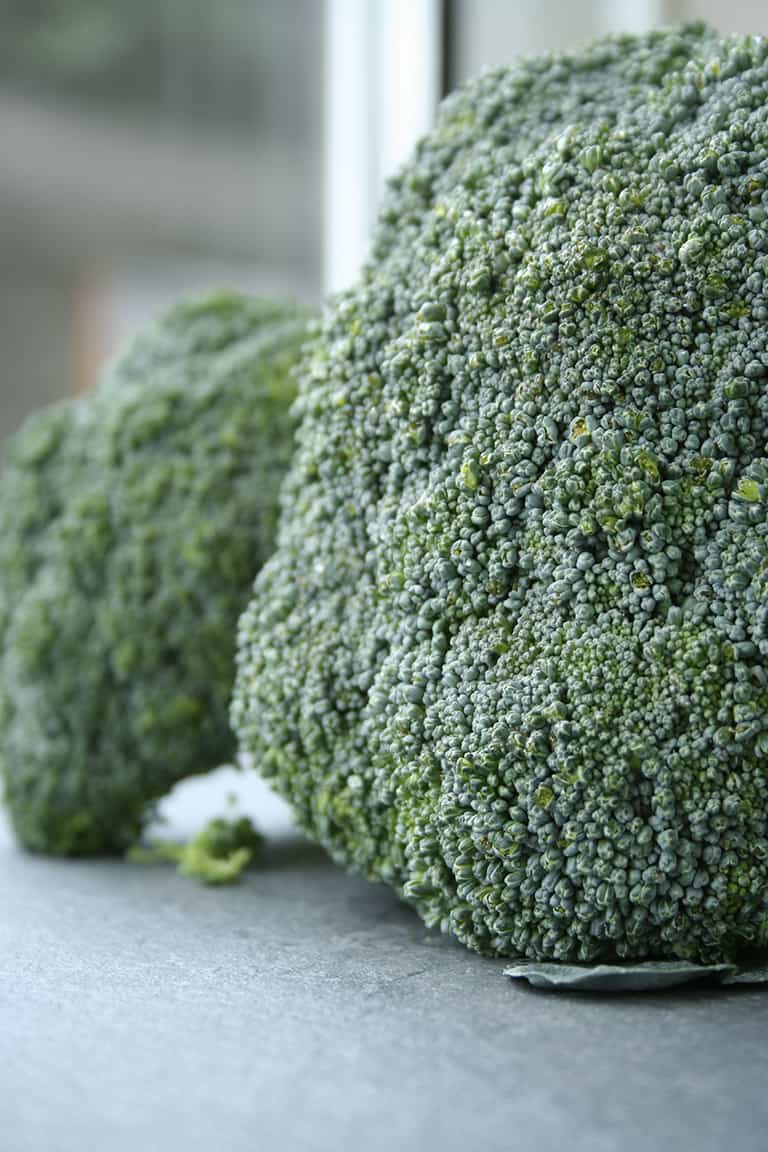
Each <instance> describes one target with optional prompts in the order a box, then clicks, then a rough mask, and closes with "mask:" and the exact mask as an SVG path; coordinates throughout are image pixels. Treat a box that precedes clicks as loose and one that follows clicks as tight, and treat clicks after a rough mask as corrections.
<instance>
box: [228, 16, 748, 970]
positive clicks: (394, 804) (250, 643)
mask: <svg viewBox="0 0 768 1152" xmlns="http://www.w3.org/2000/svg"><path fill="white" fill-rule="evenodd" d="M767 213H768V41H766V40H763V39H760V38H749V37H747V38H729V39H725V40H721V39H718V38H717V36H716V35H715V33H713V32H711V31H709V30H708V29H706V28H704V27H702V26H696V27H689V28H685V29H682V30H672V31H669V30H667V31H662V32H654V33H651V34H649V35H646V36H643V37H638V38H636V37H622V38H619V39H609V40H606V41H603V42H601V43H598V44H596V45H594V46H592V47H590V48H588V49H587V50H585V51H584V52H582V53H579V54H576V55H564V56H549V57H545V58H542V59H538V60H531V61H527V62H523V63H521V64H520V65H518V66H516V67H514V68H511V69H509V70H502V71H496V72H492V73H490V74H488V75H486V76H484V77H483V78H482V79H480V80H479V81H477V82H476V83H473V84H471V85H470V86H469V87H467V88H466V89H465V90H464V91H462V92H459V93H458V94H456V95H454V96H452V97H450V98H449V99H448V100H447V101H446V103H445V104H444V106H443V108H442V112H441V114H440V117H439V122H438V125H437V128H436V130H435V131H434V132H433V133H432V135H430V136H428V137H427V138H426V139H424V140H423V141H422V142H421V144H420V145H419V146H418V148H417V150H416V153H415V155H414V157H413V159H412V160H411V162H410V163H409V164H407V165H406V166H405V167H404V168H403V170H402V171H401V172H400V174H399V176H398V177H397V178H396V179H395V180H394V182H393V184H392V185H391V189H390V192H389V197H388V200H387V202H386V204H385V207H384V210H383V213H382V216H381V219H380V222H379V226H378V231H377V235H376V238H375V243H374V247H373V256H372V259H371V261H370V263H369V264H368V265H367V267H366V268H365V270H364V272H363V274H362V277H361V279H360V281H359V282H358V284H357V285H356V286H355V287H354V288H353V289H352V290H351V291H348V292H347V293H345V294H343V295H342V296H340V297H339V298H338V300H337V301H336V302H335V305H334V307H333V308H332V310H331V311H330V313H329V316H328V318H327V320H326V322H325V325H324V329H323V332H322V336H321V338H320V340H319V341H318V343H317V345H316V347H315V349H314V352H313V354H312V356H311V362H310V364H309V366H308V368H307V371H306V372H305V374H304V378H303V383H302V385H301V387H300V397H299V401H298V405H299V409H300V413H301V426H300V431H299V434H298V449H297V455H296V457H295V463H294V465H293V467H292V471H291V473H290V476H289V479H288V481H287V488H286V492H285V515H284V519H283V521H282V525H281V530H280V533H279V544H278V549H277V552H276V554H275V556H274V557H273V558H272V560H271V561H270V562H269V563H268V564H267V565H266V567H265V568H264V569H263V571H262V573H261V575H260V577H259V579H258V581H257V585H256V595H255V599H254V601H253V603H252V604H251V606H250V608H249V609H248V611H247V612H246V614H245V615H244V617H243V620H242V624H241V632H240V655H239V679H238V686H237V689H236V695H235V701H234V705H233V720H234V724H235V726H236V728H237V730H238V732H239V736H240V740H241V742H242V745H243V747H244V748H245V749H246V751H248V752H249V753H251V754H252V755H253V757H254V760H255V762H256V763H257V764H258V765H261V766H263V767H264V769H265V771H267V773H268V774H269V775H271V777H272V778H273V779H274V780H275V782H276V783H277V785H278V787H279V788H280V789H281V791H282V792H283V793H284V794H285V795H286V796H287V797H288V798H289V799H290V800H291V801H292V802H293V804H294V805H295V807H296V810H297V811H298V813H299V815H300V817H301V820H302V822H303V824H304V825H305V826H306V827H307V828H308V829H309V830H310V831H311V832H312V833H313V834H314V835H315V836H316V837H317V838H318V839H320V840H321V841H322V842H323V843H324V844H325V845H327V846H328V848H329V849H330V850H331V852H332V853H333V854H334V856H335V857H336V858H337V859H339V860H341V861H343V862H345V863H346V864H348V865H351V866H353V867H355V868H357V869H359V870H361V871H363V872H365V873H366V874H368V875H369V876H371V877H374V878H378V879H382V880H385V881H387V882H389V883H390V884H392V885H393V886H394V887H395V888H396V889H397V890H398V891H399V892H400V893H401V894H403V895H404V896H405V897H406V898H407V899H408V900H409V901H411V903H412V904H413V905H414V906H415V907H416V908H417V909H418V911H419V912H420V913H421V915H422V916H423V917H424V919H425V920H426V921H427V922H428V923H429V924H437V925H440V926H441V927H442V928H443V929H444V930H447V931H451V932H453V933H454V934H455V935H456V936H458V937H459V938H460V939H461V940H463V941H464V942H466V943H467V944H469V945H471V946H472V947H475V948H477V949H480V950H482V951H485V952H491V953H497V954H502V955H518V956H526V957H529V958H531V959H533V960H544V959H554V960H577V959H580V960H587V961H590V960H594V959H596V958H601V957H603V958H608V959H615V958H617V957H627V958H635V959H642V958H644V957H660V958H665V957H679V958H686V959H694V960H704V961H711V960H717V959H721V958H723V957H731V956H735V955H737V954H740V953H741V952H742V951H744V950H748V949H749V948H758V949H760V948H765V947H766V946H768V826H767V823H768V458H767V453H768V448H767V439H768V323H767V321H768V303H767V302H766V282H767V281H766V275H767V273H768V227H767V224H766V222H767V220H768V216H767Z"/></svg>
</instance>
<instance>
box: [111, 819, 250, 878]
mask: <svg viewBox="0 0 768 1152" xmlns="http://www.w3.org/2000/svg"><path fill="white" fill-rule="evenodd" d="M263 844H264V838H263V837H262V835H261V833H260V832H257V830H256V829H255V828H254V826H253V824H252V823H251V821H250V820H249V819H248V817H247V816H240V817H239V818H237V819H234V820H231V819H228V818H227V817H225V816H218V817H216V819H214V820H211V821H210V822H209V823H208V824H206V825H205V827H204V828H203V829H202V831H200V832H198V834H197V836H195V837H194V838H193V839H192V840H190V841H189V843H188V844H183V843H179V842H178V841H173V840H161V841H158V842H157V843H155V844H152V845H150V846H149V847H144V846H142V845H137V846H135V847H134V848H131V849H129V851H128V853H127V856H128V859H129V860H130V861H131V862H132V863H133V864H167V863H171V864H176V865H177V867H178V870H179V872H181V874H182V875H183V876H189V877H191V878H192V879H194V880H200V882H201V883H203V884H210V885H216V886H221V885H224V884H236V883H237V881H238V880H239V879H240V877H241V876H242V874H243V872H244V871H245V869H246V868H248V867H249V865H251V864H252V863H253V862H254V859H255V858H256V857H257V856H258V855H259V853H260V852H261V850H262V847H263Z"/></svg>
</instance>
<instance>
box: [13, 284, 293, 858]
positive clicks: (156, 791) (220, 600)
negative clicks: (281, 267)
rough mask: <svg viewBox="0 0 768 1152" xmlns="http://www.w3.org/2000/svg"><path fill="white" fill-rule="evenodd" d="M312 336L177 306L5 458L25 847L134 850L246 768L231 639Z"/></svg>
mask: <svg viewBox="0 0 768 1152" xmlns="http://www.w3.org/2000/svg"><path fill="white" fill-rule="evenodd" d="M307 322H308V317H307V315H306V314H305V313H304V312H303V311H302V310H300V309H298V308H296V307H294V306H291V305H287V304H279V303H270V302H267V301H259V300H249V299H246V298H244V297H241V296H239V295H235V294H221V295H216V296H211V297H208V298H206V299H203V300H201V301H195V302H191V303H186V304H182V305H180V306H178V307H176V308H174V309H173V310H172V311H171V312H170V313H169V314H168V315H167V316H165V317H164V318H163V319H161V320H160V322H159V323H157V324H156V325H154V326H153V327H152V328H150V329H149V330H148V331H147V332H145V333H144V334H143V335H140V336H139V337H138V338H137V339H136V340H135V341H134V343H133V344H132V346H131V347H129V349H128V350H127V352H126V353H125V355H124V356H122V357H121V358H120V359H119V360H118V361H117V362H116V363H115V364H114V365H113V366H112V367H111V369H110V370H109V371H108V372H107V373H106V376H105V379H104V380H103V381H102V383H101V385H100V387H99V388H98V389H97V390H96V391H95V393H93V394H92V395H89V396H87V397H84V398H81V399H77V400H74V401H69V402H64V403H62V404H60V405H57V406H55V407H53V408H52V409H50V410H46V411H43V412H42V413H39V414H37V415H35V416H33V417H32V418H31V419H30V420H29V422H28V423H27V424H26V426H25V427H23V428H22V430H21V431H20V432H19V433H18V434H17V435H16V436H15V437H13V438H12V439H11V440H10V442H9V443H8V444H7V446H6V449H5V461H4V463H5V467H4V470H3V473H2V478H1V479H0V772H1V775H2V779H3V782H4V788H5V799H6V801H7V805H8V808H9V811H10V815H11V819H12V822H13V825H14V828H15V830H16V834H17V836H18V838H19V840H20V842H21V843H22V844H23V845H24V846H26V847H28V848H30V849H34V850H37V851H42V852H53V853H61V854H66V855H82V854H94V853H106V852H122V851H124V850H125V849H126V848H127V847H128V845H130V844H131V843H133V842H134V841H135V840H136V838H137V837H138V835H139V833H140V831H141V829H142V827H143V826H144V824H145V822H146V820H147V819H148V818H149V816H150V815H151V811H152V803H153V801H155V800H156V799H157V798H159V797H161V796H162V795H164V794H165V793H166V792H168V791H169V790H170V788H171V786H172V785H173V784H174V783H176V781H178V780H179V779H181V778H182V777H184V776H187V775H190V774H192V773H195V772H202V771H206V770H208V769H210V768H212V767H214V766H216V765H218V764H221V763H223V762H225V761H227V760H228V759H230V758H231V757H232V755H233V752H234V747H233V739H232V736H231V733H230V729H229V724H228V718H227V709H228V703H229V697H230V694H231V688H232V682H233V679H234V648H235V644H234V631H235V626H236V621H237V617H238V615H239V613H240V611H241V610H242V607H243V605H244V604H245V602H246V601H247V598H248V592H249V589H250V586H251V583H252V580H253V576H254V574H255V573H256V572H257V571H258V569H259V567H260V566H261V564H262V563H263V561H264V559H265V558H266V557H267V555H268V554H269V552H270V550H271V547H272V543H273V536H274V532H275V524H276V518H277V492H278V488H279V485H280V482H281V480H282V477H283V473H284V472H285V469H286V467H287V464H288V460H289V456H290V451H291V441H292V419H291V417H290V414H289V413H290V405H291V403H292V401H293V397H294V391H295V386H294V382H293V369H294V365H295V362H296V359H297V356H298V355H299V350H300V347H301V345H302V343H303V341H304V338H305V332H306V327H307Z"/></svg>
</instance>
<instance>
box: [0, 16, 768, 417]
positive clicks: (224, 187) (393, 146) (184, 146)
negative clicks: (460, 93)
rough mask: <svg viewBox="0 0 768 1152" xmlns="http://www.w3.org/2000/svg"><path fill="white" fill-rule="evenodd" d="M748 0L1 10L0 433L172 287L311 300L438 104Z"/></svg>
mask: <svg viewBox="0 0 768 1152" xmlns="http://www.w3.org/2000/svg"><path fill="white" fill-rule="evenodd" d="M694 18H703V19H706V20H708V21H710V22H711V23H713V24H715V25H716V26H718V27H719V28H721V29H722V30H724V31H749V32H763V33H768V4H766V3H765V0H536V2H535V3H531V4H529V3H525V2H523V0H325V2H324V0H217V2H216V3H210V2H209V0H0V157H1V159H0V364H1V366H2V367H1V368H0V371H1V372H2V375H1V376H0V437H2V436H4V435H6V434H7V433H9V432H10V431H12V430H13V429H14V428H15V427H16V426H17V425H18V422H19V420H20V419H21V418H22V417H23V415H24V414H25V413H26V412H27V411H29V410H30V409H32V408H34V407H36V406H38V405H39V404H41V403H44V402H46V401H49V400H53V399H56V398H58V397H61V396H65V395H68V394H72V393H75V392H77V391H80V390H83V389H86V388H88V387H91V386H92V384H93V382H94V380H95V378H96V377H97V375H98V372H99V370H100V366H101V364H102V363H103V360H104V358H105V357H106V356H107V355H109V354H110V353H111V352H112V351H113V349H114V348H115V346H116V345H117V344H119V343H120V342H121V341H122V340H124V339H125V338H126V337H127V336H128V335H129V334H130V333H131V331H132V330H133V329H135V327H136V326H138V325H139V324H141V323H143V322H144V321H145V320H146V319H147V318H148V317H150V316H151V315H153V314H154V313H156V312H157V311H158V310H159V309H160V308H162V307H163V306H165V305H166V304H167V303H168V302H170V301H171V300H172V299H173V298H174V297H175V296H177V295H179V294H180V293H182V292H191V291H196V290H200V289H202V288H205V287H218V286H222V285H224V284H230V285H235V286H240V287H243V288H246V289H252V290H255V291H263V292H271V293H279V294H285V293H288V294H293V295H297V296H300V297H302V298H304V299H307V300H314V299H319V298H320V297H321V295H322V293H323V292H324V291H325V290H327V289H335V288H338V287H340V286H342V285H344V284H345V283H347V282H348V281H349V280H350V279H351V278H352V277H353V276H354V274H355V270H356V269H357V267H358V266H359V263H360V260H361V259H362V256H363V254H364V251H365V246H366V243H367V238H368V235H369V233H370V228H371V225H372V222H373V219H374V217H375V211H376V205H377V203H378V200H379V197H380V194H381V189H382V186H383V182H384V180H385V178H386V175H387V174H388V173H389V172H390V171H391V170H392V169H393V168H394V167H396V166H397V164H399V163H400V162H401V160H402V159H403V158H404V157H405V156H406V155H407V154H408V152H409V150H410V148H411V147H412V145H413V142H414V140H415V138H417V137H418V136H419V135H420V134H421V133H422V132H424V131H425V130H427V129H428V128H429V126H430V124H431V122H432V119H433V117H434V111H435V107H436V105H437V102H438V100H439V98H440V96H441V95H442V94H443V93H444V92H445V91H447V90H449V89H450V88H452V87H454V86H455V85H457V84H460V83H462V82H463V81H464V80H466V79H467V78H468V77H470V76H472V75H473V74H475V73H476V72H478V71H480V70H481V69H482V68H483V67H486V66H489V65H496V64H501V63H504V62H506V61H509V60H511V59H512V58H513V57H514V56H515V55H517V54H518V53H524V52H538V51H542V50H545V49H549V48H555V49H556V48H562V47H571V46H573V45H575V44H577V43H578V42H579V41H583V40H585V39H588V38H590V37H592V36H595V35H599V34H601V33H603V32H607V31H617V30H625V29H626V30H639V29H643V28H646V27H650V26H652V25H657V24H664V23H669V22H673V21H678V20H685V19H694Z"/></svg>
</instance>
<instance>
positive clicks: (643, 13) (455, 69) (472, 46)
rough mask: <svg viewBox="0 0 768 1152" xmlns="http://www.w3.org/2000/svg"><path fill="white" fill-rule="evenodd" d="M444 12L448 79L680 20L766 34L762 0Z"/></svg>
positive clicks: (591, 1)
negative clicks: (447, 18)
mask: <svg viewBox="0 0 768 1152" xmlns="http://www.w3.org/2000/svg"><path fill="white" fill-rule="evenodd" d="M449 13H450V22H451V25H452V32H451V47H450V49H449V71H450V73H451V78H452V82H453V83H462V82H463V81H465V80H467V79H469V78H470V77H471V76H473V75H475V74H477V73H478V72H480V71H482V70H483V69H484V68H489V67H496V66H497V65H501V64H507V63H509V62H510V60H512V59H514V57H515V56H517V55H522V54H527V53H535V52H546V51H549V50H552V49H564V48H572V47H574V46H575V45H577V44H579V43H581V42H583V41H585V40H589V39H591V38H592V37H594V36H601V35H604V34H606V33H609V32H637V31H642V30H644V29H646V28H651V27H654V26H658V25H661V24H670V23H677V22H682V21H686V20H706V21H707V22H708V23H710V24H712V25H713V26H714V27H716V28H719V29H721V30H722V31H723V32H760V33H763V34H768V0H536V3H533V4H531V3H527V2H526V0H450V3H449Z"/></svg>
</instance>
